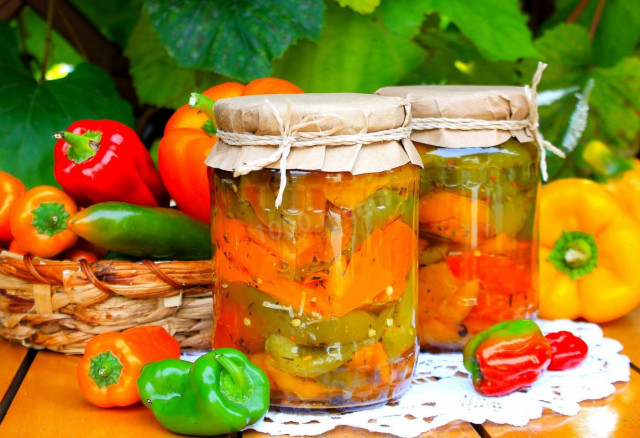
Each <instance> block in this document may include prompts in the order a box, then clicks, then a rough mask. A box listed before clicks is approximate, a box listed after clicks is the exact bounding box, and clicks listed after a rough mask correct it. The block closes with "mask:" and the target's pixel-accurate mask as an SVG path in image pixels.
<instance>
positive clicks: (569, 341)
mask: <svg viewBox="0 0 640 438" xmlns="http://www.w3.org/2000/svg"><path fill="white" fill-rule="evenodd" d="M545 338H547V341H549V345H551V363H550V364H549V369H550V370H554V371H561V370H568V369H569V368H575V367H577V366H578V365H580V364H581V363H582V361H583V360H584V359H585V358H586V357H587V353H588V352H589V347H588V346H587V343H586V342H584V341H583V340H582V339H581V338H579V337H577V336H576V335H574V334H573V333H571V332H568V331H564V330H563V331H560V332H554V333H548V334H546V335H545Z"/></svg>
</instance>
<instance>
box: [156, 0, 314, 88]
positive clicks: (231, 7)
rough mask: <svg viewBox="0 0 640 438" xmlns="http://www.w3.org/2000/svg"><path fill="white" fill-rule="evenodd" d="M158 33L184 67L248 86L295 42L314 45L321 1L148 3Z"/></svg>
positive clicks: (172, 0)
mask: <svg viewBox="0 0 640 438" xmlns="http://www.w3.org/2000/svg"><path fill="white" fill-rule="evenodd" d="M144 5H145V8H146V10H147V11H148V12H149V14H150V15H151V21H152V23H153V26H154V28H155V29H156V31H157V32H158V34H159V35H160V39H161V40H162V42H163V43H164V44H165V45H166V46H167V48H168V50H169V54H170V55H171V57H172V58H173V59H175V60H176V61H177V62H178V64H180V65H181V66H183V67H196V68H202V69H206V70H211V71H214V72H216V73H219V74H222V75H225V76H229V77H234V78H237V79H241V80H245V81H249V80H252V79H256V78H260V77H264V76H269V75H270V74H271V70H272V67H271V60H273V59H274V58H277V57H279V56H281V55H282V54H283V53H284V52H285V50H286V49H287V48H288V47H289V46H291V44H293V43H294V42H295V41H296V40H298V39H301V38H311V39H316V38H317V37H318V36H319V34H320V30H321V27H322V10H323V3H322V0H217V1H215V2H214V1H210V2H207V1H204V2H203V1H201V0H145V1H144Z"/></svg>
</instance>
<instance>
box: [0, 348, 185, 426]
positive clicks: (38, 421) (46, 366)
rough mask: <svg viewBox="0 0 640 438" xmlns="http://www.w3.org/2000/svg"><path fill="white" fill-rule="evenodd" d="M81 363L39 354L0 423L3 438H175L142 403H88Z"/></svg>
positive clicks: (73, 359)
mask: <svg viewBox="0 0 640 438" xmlns="http://www.w3.org/2000/svg"><path fill="white" fill-rule="evenodd" d="M79 360H80V357H79V356H66V355H62V354H60V353H53V352H50V351H41V352H39V353H38V356H37V357H36V358H35V360H34V362H33V364H32V365H31V368H30V369H29V372H28V373H27V376H26V377H25V379H24V381H23V382H22V386H21V387H20V389H19V390H18V393H17V394H16V397H15V399H14V400H13V403H12V404H11V406H10V408H9V411H8V412H7V415H6V417H5V418H4V421H3V422H2V424H0V436H7V437H8V436H16V437H17V436H37V437H40V438H47V437H55V438H60V437H61V436H82V437H83V438H101V437H105V438H106V437H109V438H111V437H118V438H121V437H132V438H139V437H147V436H153V437H171V438H175V436H176V435H175V434H173V433H171V432H169V431H167V430H166V429H165V428H164V427H163V426H162V425H160V423H158V422H157V421H156V419H155V418H154V416H153V414H152V413H151V411H150V410H148V409H147V408H145V407H144V406H142V404H140V403H138V404H136V405H135V406H131V407H126V408H112V409H100V408H97V407H95V406H93V405H92V404H90V403H89V402H87V401H86V400H85V399H84V397H83V396H82V394H81V393H80V390H79V389H78V384H77V380H76V366H77V364H78V361H79ZM27 432H28V434H27Z"/></svg>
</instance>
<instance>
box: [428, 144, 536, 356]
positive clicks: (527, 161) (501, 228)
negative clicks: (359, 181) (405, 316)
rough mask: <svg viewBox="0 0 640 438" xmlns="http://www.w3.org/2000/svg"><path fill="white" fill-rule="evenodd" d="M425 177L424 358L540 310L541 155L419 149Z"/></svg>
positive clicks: (526, 150) (526, 147)
mask: <svg viewBox="0 0 640 438" xmlns="http://www.w3.org/2000/svg"><path fill="white" fill-rule="evenodd" d="M416 146H417V148H418V150H419V152H420V155H421V157H422V161H423V164H424V169H423V170H422V172H421V175H420V200H419V203H418V204H419V236H420V239H419V243H418V246H419V256H418V263H419V286H418V296H419V300H418V301H419V304H418V325H419V336H420V346H421V347H422V348H423V349H426V350H438V349H461V348H462V347H463V346H464V345H465V343H466V342H467V341H468V340H469V339H470V338H471V337H472V336H474V335H475V334H477V333H479V332H480V331H482V330H484V329H486V328H488V327H490V326H492V325H494V324H496V323H498V322H501V321H504V320H508V319H520V318H531V317H533V316H535V314H536V312H537V309H538V224H537V220H536V217H537V215H536V212H537V208H536V206H537V193H538V187H539V184H540V173H539V164H540V161H539V155H538V148H537V146H536V145H535V144H533V143H519V142H518V141H516V140H509V141H507V142H506V143H504V144H502V145H499V146H494V147H482V148H471V147H470V148H461V149H447V148H436V147H432V146H425V145H420V144H416Z"/></svg>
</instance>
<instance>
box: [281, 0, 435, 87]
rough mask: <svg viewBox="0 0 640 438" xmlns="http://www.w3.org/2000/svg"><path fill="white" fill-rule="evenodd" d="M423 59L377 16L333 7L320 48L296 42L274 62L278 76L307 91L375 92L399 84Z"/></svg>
mask: <svg viewBox="0 0 640 438" xmlns="http://www.w3.org/2000/svg"><path fill="white" fill-rule="evenodd" d="M423 58H424V53H423V51H422V50H421V49H420V48H419V47H418V46H417V45H416V44H415V43H414V42H412V41H411V40H410V39H408V38H405V37H401V36H399V35H395V34H392V33H390V32H389V31H388V30H387V29H386V28H385V27H384V24H382V23H381V22H380V20H377V19H375V17H373V16H370V15H368V16H363V15H360V14H358V13H356V12H353V11H352V10H350V9H348V8H341V7H339V6H337V5H335V4H333V2H329V3H327V10H326V12H325V25H324V27H323V30H322V35H321V36H320V39H319V41H318V43H317V44H316V43H313V42H311V41H300V42H298V43H297V44H296V45H295V46H294V47H292V48H291V49H289V50H288V51H287V53H286V54H285V55H284V57H283V58H282V59H280V60H278V61H276V62H275V75H276V76H278V77H282V78H285V79H288V80H290V81H292V82H294V83H295V84H297V85H298V86H300V87H301V88H302V89H303V90H305V91H306V92H362V93H371V92H373V91H375V90H376V89H378V88H380V87H384V86H387V85H394V84H397V83H398V82H399V81H400V80H401V79H402V78H403V77H404V76H405V75H407V74H408V72H410V71H411V70H413V69H415V68H417V67H418V66H419V65H420V64H421V61H422V59H423Z"/></svg>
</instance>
